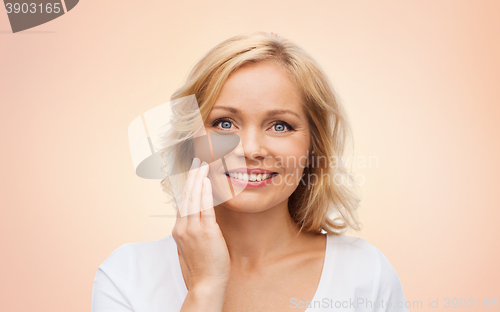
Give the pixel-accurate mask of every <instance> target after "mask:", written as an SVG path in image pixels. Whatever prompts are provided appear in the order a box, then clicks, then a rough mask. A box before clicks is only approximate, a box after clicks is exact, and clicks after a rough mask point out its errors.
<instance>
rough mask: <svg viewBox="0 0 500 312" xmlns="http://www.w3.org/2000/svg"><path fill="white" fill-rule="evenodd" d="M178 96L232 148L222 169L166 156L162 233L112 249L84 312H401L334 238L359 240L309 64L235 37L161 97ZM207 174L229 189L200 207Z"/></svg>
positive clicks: (297, 55) (360, 252) (323, 90)
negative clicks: (169, 169)
mask: <svg viewBox="0 0 500 312" xmlns="http://www.w3.org/2000/svg"><path fill="white" fill-rule="evenodd" d="M191 94H194V95H195V96H196V100H197V101H198V105H199V112H200V114H201V116H202V118H203V124H204V129H203V131H206V132H207V133H214V132H217V133H232V134H236V135H238V137H239V138H240V139H241V141H240V144H239V145H238V146H237V147H236V148H235V149H234V151H233V152H232V153H231V154H230V155H227V157H225V166H221V165H220V163H218V162H214V163H210V164H207V163H203V164H200V159H198V157H194V160H193V161H192V162H191V159H192V158H190V157H178V159H177V160H176V161H178V162H179V163H178V164H177V166H180V167H181V168H186V169H189V170H186V172H188V174H187V178H186V180H185V181H184V182H185V183H184V184H183V185H184V186H183V196H182V199H181V200H180V206H179V209H178V210H177V211H178V213H177V219H176V224H175V226H174V229H173V231H172V235H169V236H167V237H165V238H163V239H160V240H157V241H153V242H143V243H131V244H125V245H122V246H121V247H120V248H118V249H117V250H115V251H114V252H113V253H112V254H111V255H110V256H109V257H108V259H106V261H104V263H103V264H101V266H99V268H98V271H97V274H96V278H95V281H94V289H93V299H92V311H93V312H104V311H123V312H124V311H135V312H139V311H148V312H156V311H158V312H159V311H162V312H166V311H183V312H188V311H207V312H208V311H333V310H335V309H342V310H344V311H407V309H406V308H405V307H404V304H405V298H404V294H403V290H402V287H401V283H400V281H399V278H398V275H397V273H396V272H395V270H394V269H393V267H392V266H391V264H390V263H389V261H388V260H387V258H386V257H385V256H384V255H383V254H382V253H381V252H380V250H379V249H378V248H376V247H375V246H373V245H371V244H369V243H368V242H366V241H365V240H363V239H361V238H356V237H349V236H346V235H344V234H343V233H344V232H345V231H346V230H347V229H348V228H349V227H350V228H352V229H355V230H359V229H360V227H359V225H358V224H359V222H358V220H357V216H356V214H355V209H356V208H357V206H358V203H359V199H358V198H357V197H356V195H355V194H354V193H353V192H352V187H353V186H355V183H354V182H355V181H354V179H353V178H352V176H351V174H350V173H349V171H348V170H347V169H346V168H345V166H344V164H343V163H342V161H341V160H340V158H341V157H342V155H343V152H344V146H345V140H346V136H347V134H348V133H350V132H349V126H348V122H347V118H346V115H345V112H344V110H343V108H342V106H341V105H340V104H339V103H338V102H337V101H336V98H335V96H334V93H333V89H332V87H331V86H330V84H329V82H328V80H327V78H326V76H325V74H324V73H323V72H322V71H321V69H320V68H319V66H318V65H317V64H316V63H315V62H314V60H313V59H312V58H311V57H310V56H309V55H308V54H307V53H306V52H304V51H303V50H302V49H301V48H300V47H298V46H296V45H295V44H293V43H291V42H290V41H288V40H286V39H284V38H282V37H280V36H278V35H276V34H273V33H270V34H269V33H265V32H257V33H251V34H243V35H239V36H235V37H233V38H230V39H228V40H226V41H224V42H222V43H220V44H219V45H218V46H216V47H215V48H213V49H212V50H211V51H209V52H208V54H207V55H206V56H205V57H204V58H202V59H201V60H200V61H199V62H198V64H197V65H196V66H195V68H194V69H193V70H192V72H191V73H190V75H189V77H188V81H187V83H186V84H185V85H184V86H183V87H182V88H180V89H179V90H178V91H177V92H176V93H174V95H173V96H172V99H179V98H183V97H186V96H189V95H191ZM192 155H197V154H196V146H194V154H192ZM290 160H291V161H290ZM183 161H184V163H183ZM186 161H189V162H186ZM241 163H243V164H244V166H245V167H244V168H241V167H238V165H237V164H241ZM221 168H222V169H221ZM238 168H239V169H240V170H238ZM223 169H224V170H223ZM226 169H227V170H226ZM238 171H239V172H238ZM245 171H246V173H245ZM221 177H223V179H225V180H226V181H229V184H230V186H231V188H234V189H235V190H238V192H237V193H236V196H233V197H230V198H228V199H227V200H225V201H220V203H218V204H217V205H215V207H214V198H215V197H216V196H215V194H216V193H217V192H218V191H220V190H216V188H217V189H218V188H219V184H218V183H217V182H216V181H215V180H216V179H221ZM162 182H167V181H166V180H164V181H162ZM165 184H166V183H162V186H163V187H164V190H165V191H166V192H168V193H170V194H172V186H171V185H165ZM233 191H234V190H233ZM233 194H234V193H233ZM179 211H181V212H182V211H184V213H181V212H179Z"/></svg>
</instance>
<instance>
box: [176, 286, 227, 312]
mask: <svg viewBox="0 0 500 312" xmlns="http://www.w3.org/2000/svg"><path fill="white" fill-rule="evenodd" d="M225 294H226V285H217V284H212V285H210V284H206V285H202V284H198V285H196V286H195V287H194V288H192V289H191V290H189V291H188V294H187V296H186V299H185V300H184V303H183V304H182V309H181V311H180V312H190V311H204V312H220V311H222V306H223V305H224V297H225Z"/></svg>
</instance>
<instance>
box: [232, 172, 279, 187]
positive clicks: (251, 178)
mask: <svg viewBox="0 0 500 312" xmlns="http://www.w3.org/2000/svg"><path fill="white" fill-rule="evenodd" d="M225 175H226V176H227V178H228V179H229V180H230V181H231V182H232V183H233V184H234V185H236V186H239V187H244V188H259V187H263V186H266V185H269V184H271V181H272V180H273V179H274V177H276V176H277V175H278V173H277V172H274V173H259V174H255V173H251V174H248V173H241V172H225Z"/></svg>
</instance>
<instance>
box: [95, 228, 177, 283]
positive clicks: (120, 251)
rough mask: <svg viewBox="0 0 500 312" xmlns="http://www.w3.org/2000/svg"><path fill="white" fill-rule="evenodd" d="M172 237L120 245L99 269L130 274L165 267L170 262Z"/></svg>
mask: <svg viewBox="0 0 500 312" xmlns="http://www.w3.org/2000/svg"><path fill="white" fill-rule="evenodd" d="M172 240H173V238H172V235H169V236H166V237H164V238H161V239H157V240H153V241H146V242H133V243H125V244H122V245H120V246H119V247H118V248H116V249H115V250H113V251H112V252H111V254H110V255H109V256H108V257H107V258H106V259H105V260H104V261H103V262H102V264H101V265H99V269H101V270H103V271H107V272H112V273H122V274H132V273H133V272H136V271H138V270H141V271H145V270H146V269H147V268H158V266H160V267H165V264H166V263H169V262H171V260H172V259H171V255H170V253H171V252H170V251H171V244H172Z"/></svg>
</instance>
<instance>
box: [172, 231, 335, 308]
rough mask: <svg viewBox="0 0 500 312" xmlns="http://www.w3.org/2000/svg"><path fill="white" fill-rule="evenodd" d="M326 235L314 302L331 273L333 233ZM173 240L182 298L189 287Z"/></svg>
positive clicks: (175, 273) (177, 281)
mask: <svg viewBox="0 0 500 312" xmlns="http://www.w3.org/2000/svg"><path fill="white" fill-rule="evenodd" d="M324 235H326V247H325V258H324V260H323V268H322V269H321V276H320V278H319V283H318V287H317V288H316V291H315V293H314V296H313V298H312V300H311V303H312V304H313V303H314V302H315V301H316V300H318V297H319V296H321V295H322V293H323V292H324V288H325V286H326V283H327V278H328V276H329V275H330V267H331V265H330V264H331V259H330V258H331V247H330V245H331V235H332V234H329V233H327V234H324ZM170 240H171V246H172V248H171V253H170V255H171V256H172V257H173V259H172V260H173V262H174V276H175V280H176V284H177V289H178V290H179V291H180V293H181V295H182V298H186V296H187V293H188V289H187V286H186V283H185V282H184V277H183V276H182V269H181V263H180V260H179V254H178V253H177V244H176V243H175V241H174V239H173V237H172V236H170ZM307 311H310V309H309V308H306V309H305V310H304V312H307Z"/></svg>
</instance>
